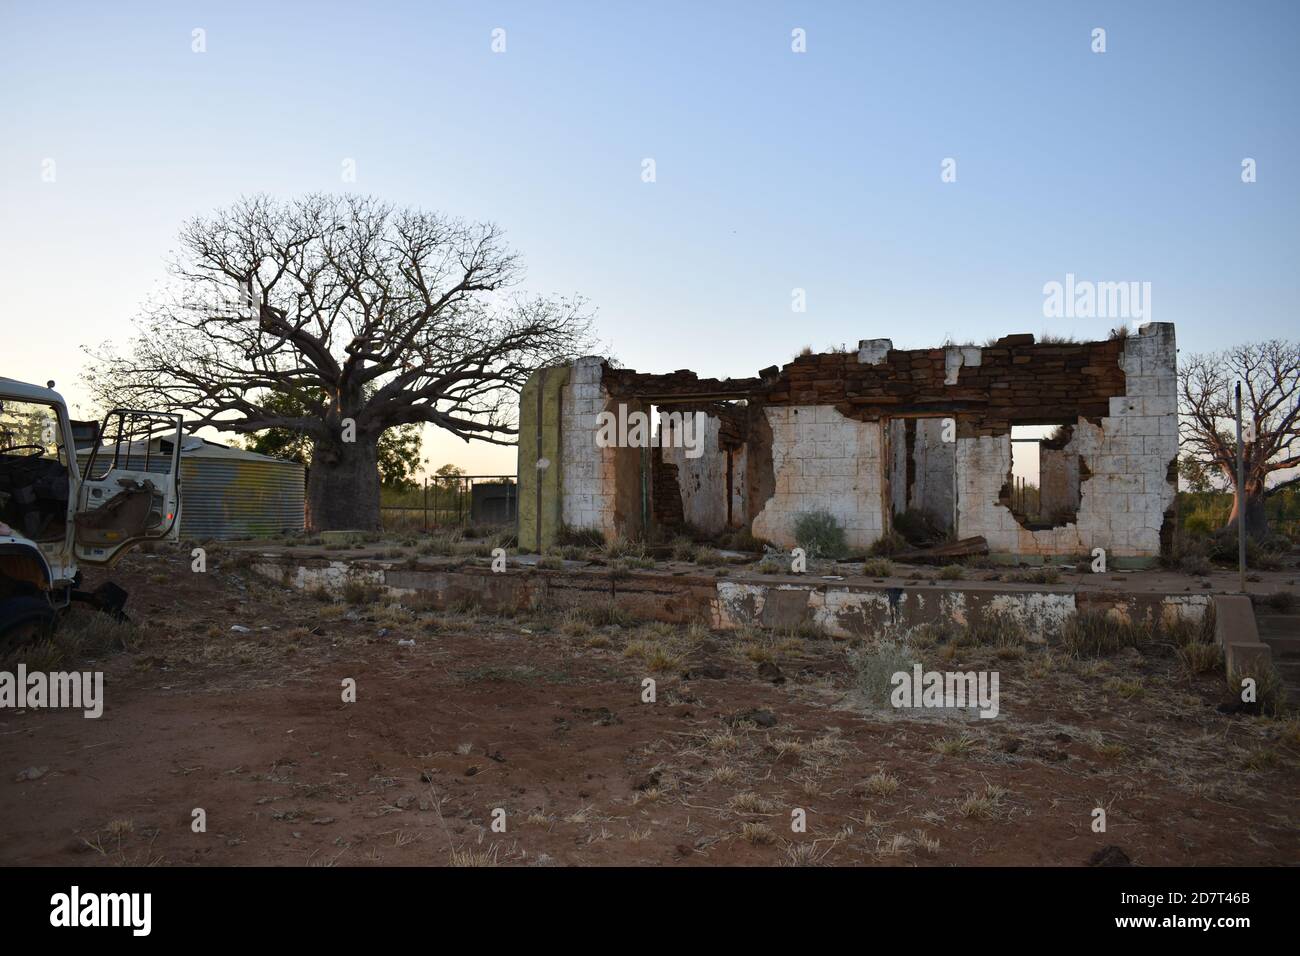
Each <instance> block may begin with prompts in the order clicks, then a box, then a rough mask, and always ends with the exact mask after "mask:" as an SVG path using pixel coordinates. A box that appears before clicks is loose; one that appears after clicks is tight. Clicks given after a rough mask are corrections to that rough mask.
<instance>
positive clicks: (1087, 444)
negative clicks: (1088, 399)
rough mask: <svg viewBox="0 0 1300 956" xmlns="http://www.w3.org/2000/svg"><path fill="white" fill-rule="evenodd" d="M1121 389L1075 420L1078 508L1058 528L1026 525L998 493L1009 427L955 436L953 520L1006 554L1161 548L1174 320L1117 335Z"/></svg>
mask: <svg viewBox="0 0 1300 956" xmlns="http://www.w3.org/2000/svg"><path fill="white" fill-rule="evenodd" d="M1122 345H1123V349H1122V352H1121V354H1120V356H1119V364H1120V366H1121V367H1122V369H1123V371H1124V375H1125V381H1126V390H1125V394H1124V395H1121V396H1116V397H1112V398H1111V399H1110V400H1109V408H1110V414H1108V415H1105V416H1103V417H1102V418H1101V419H1100V420H1099V422H1093V421H1089V420H1088V419H1085V418H1082V417H1081V418H1079V419H1077V422H1076V424H1075V426H1074V435H1073V437H1072V439H1071V441H1070V444H1069V446H1067V447H1068V448H1070V449H1071V450H1073V451H1077V452H1078V456H1079V457H1078V463H1079V464H1078V467H1079V475H1080V478H1079V498H1080V501H1079V511H1078V517H1077V519H1076V520H1075V521H1073V522H1070V523H1068V524H1066V525H1064V526H1062V527H1057V528H1048V529H1044V530H1038V531H1031V530H1028V529H1026V528H1025V527H1023V526H1022V525H1021V524H1020V522H1019V521H1017V519H1016V517H1015V516H1014V515H1013V514H1012V513H1011V510H1010V509H1009V508H1008V507H1007V506H1006V505H1004V504H1002V503H1001V502H1000V501H999V496H1000V494H1001V490H1002V486H1003V484H1004V483H1005V482H1006V476H1007V474H1008V472H1009V471H1010V469H1011V434H1010V429H1009V428H1008V429H1006V431H1005V432H1003V433H1001V434H983V435H979V434H971V433H968V432H967V430H964V429H959V431H958V439H957V470H958V528H957V533H958V535H959V536H961V537H968V536H972V535H983V536H984V537H985V538H986V539H987V540H988V543H989V549H990V551H992V552H994V553H1004V554H1012V555H1037V556H1043V557H1047V556H1067V555H1086V554H1090V553H1091V552H1092V549H1093V548H1104V549H1105V550H1106V552H1107V554H1108V555H1110V556H1115V557H1119V558H1150V557H1154V556H1156V555H1158V554H1159V553H1160V529H1161V526H1162V524H1163V522H1164V515H1165V511H1166V510H1167V509H1168V508H1169V507H1170V506H1171V505H1172V503H1173V499H1174V494H1175V490H1176V489H1175V486H1174V484H1173V483H1171V481H1170V478H1169V465H1170V462H1171V461H1173V460H1174V459H1175V458H1176V457H1177V455H1178V416H1177V393H1176V388H1177V365H1176V361H1177V357H1176V356H1177V348H1176V346H1175V343H1174V332H1173V326H1172V325H1169V324H1164V323H1159V324H1157V323H1152V324H1150V325H1146V326H1143V328H1142V331H1141V333H1140V334H1136V335H1130V336H1128V337H1127V338H1126V339H1125V340H1124V341H1123V343H1122Z"/></svg>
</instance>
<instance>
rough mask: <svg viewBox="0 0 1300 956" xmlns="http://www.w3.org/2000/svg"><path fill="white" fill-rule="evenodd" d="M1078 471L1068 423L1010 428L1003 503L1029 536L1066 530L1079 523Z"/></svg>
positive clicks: (1075, 452)
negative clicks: (1077, 520) (1075, 522)
mask: <svg viewBox="0 0 1300 956" xmlns="http://www.w3.org/2000/svg"><path fill="white" fill-rule="evenodd" d="M1082 469H1083V463H1082V462H1081V460H1080V458H1079V454H1078V452H1077V451H1076V450H1075V449H1074V424H1073V423H1072V422H1061V423H1059V424H1048V425H1014V426H1012V428H1011V469H1010V471H1009V472H1008V475H1007V483H1006V484H1005V485H1003V486H1002V495H1001V501H1002V503H1003V504H1004V505H1006V506H1007V507H1008V508H1009V509H1011V513H1012V514H1013V515H1015V517H1016V521H1018V522H1019V523H1020V524H1021V525H1022V526H1023V527H1025V528H1027V529H1029V530H1030V531H1039V530H1045V529H1048V528H1061V527H1064V526H1065V525H1067V524H1070V523H1071V522H1073V521H1075V520H1076V519H1077V518H1078V514H1079V482H1080V471H1081V470H1082Z"/></svg>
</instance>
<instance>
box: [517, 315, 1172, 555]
mask: <svg viewBox="0 0 1300 956" xmlns="http://www.w3.org/2000/svg"><path fill="white" fill-rule="evenodd" d="M572 373H573V377H572V381H571V382H570V384H569V385H567V386H566V387H565V388H564V389H563V395H562V396H561V398H562V404H563V406H564V408H563V412H562V414H561V415H560V416H559V417H560V419H561V421H560V428H561V429H562V431H563V439H562V442H561V445H562V453H561V454H560V455H559V457H560V459H561V461H560V465H561V468H562V475H561V478H562V492H561V494H560V497H561V498H562V501H561V502H560V504H561V506H562V507H561V508H560V509H559V510H560V511H561V513H562V517H563V521H564V523H566V524H570V525H575V526H579V527H596V528H599V529H600V530H601V531H602V532H603V533H605V534H606V535H607V536H611V535H615V534H637V533H640V532H641V531H642V527H641V514H642V508H643V507H644V502H643V501H642V497H643V495H644V491H643V484H644V483H645V481H644V479H643V475H642V469H643V467H645V461H646V460H648V459H646V458H644V457H643V455H642V451H641V449H614V448H610V449H600V448H597V447H596V446H595V443H594V434H595V431H596V427H597V421H596V416H597V415H598V414H599V412H600V411H601V410H604V409H606V408H610V409H615V408H617V406H618V404H619V403H623V404H626V405H627V406H628V408H629V409H631V408H638V409H641V408H645V407H647V406H648V405H650V404H652V403H653V404H663V403H668V404H670V405H671V406H673V407H674V408H679V407H680V408H681V409H682V410H683V411H686V410H693V408H696V407H698V408H707V409H710V412H709V414H710V416H711V420H710V424H709V430H708V448H707V451H706V453H705V455H704V456H703V458H702V459H688V458H686V457H685V456H684V455H683V454H682V453H681V450H680V449H669V450H668V452H669V457H666V458H665V459H664V461H666V462H670V463H671V464H673V465H675V466H676V472H677V474H678V475H679V476H680V480H679V487H680V488H681V489H682V490H681V492H680V494H681V497H682V499H683V502H682V503H683V511H684V513H685V516H686V520H688V521H690V522H691V523H692V524H695V525H697V526H699V527H701V528H702V529H704V530H708V531H715V530H721V529H722V528H723V527H724V526H725V525H726V524H727V523H728V521H730V523H731V524H732V525H742V524H743V523H744V522H745V521H746V520H747V519H748V518H749V517H750V516H753V522H752V530H753V532H754V534H755V535H756V536H758V537H764V538H767V539H769V540H771V541H772V542H773V543H775V544H780V545H782V546H790V545H792V544H793V521H794V518H795V517H796V516H797V515H798V514H799V513H801V512H805V511H811V510H825V511H828V512H830V513H832V514H834V515H837V516H838V517H839V518H840V520H841V521H842V523H843V524H844V526H845V529H846V532H847V537H848V540H849V541H850V542H851V544H852V545H853V546H854V547H864V546H866V545H869V544H870V543H871V542H872V541H874V540H876V538H878V537H879V535H880V534H881V533H882V530H883V528H884V527H885V526H886V525H887V523H888V521H887V518H888V515H887V514H886V512H887V511H889V510H891V509H892V510H904V509H906V508H920V509H923V510H925V511H928V512H930V513H931V514H932V515H934V516H935V518H936V519H938V520H939V522H940V523H941V524H945V525H946V524H947V519H948V517H949V516H950V515H954V514H955V517H956V528H955V531H956V533H957V534H958V535H959V536H961V537H969V536H973V535H983V536H984V537H985V538H987V540H988V542H989V546H990V548H991V550H993V551H994V552H998V553H1005V554H1010V555H1024V556H1031V555H1037V556H1065V555H1075V554H1084V553H1087V552H1089V551H1091V549H1092V548H1094V547H1103V548H1106V549H1107V550H1108V551H1109V552H1110V553H1112V554H1114V555H1116V556H1117V557H1126V556H1127V557H1147V558H1149V557H1153V556H1155V555H1156V554H1158V553H1159V548H1160V541H1161V536H1160V535H1161V530H1162V527H1163V526H1164V524H1165V522H1166V513H1167V512H1168V511H1169V509H1170V507H1171V505H1172V502H1173V497H1174V480H1173V477H1172V471H1171V468H1172V466H1173V464H1174V463H1175V459H1176V456H1177V451H1178V435H1177V412H1176V403H1177V397H1176V393H1175V388H1176V349H1175V345H1174V333H1173V326H1171V325H1168V324H1159V323H1153V324H1149V325H1146V326H1144V327H1143V328H1142V330H1141V332H1140V334H1134V335H1131V336H1129V337H1127V338H1124V337H1112V338H1110V339H1107V340H1105V341H1100V342H1079V343H1076V342H1045V343H1042V344H1037V343H1035V342H1034V339H1033V336H1032V335H1008V336H1003V337H1002V338H1000V339H998V340H997V341H996V342H994V343H992V344H990V345H985V346H980V347H976V346H973V345H955V346H948V347H940V348H934V349H916V350H898V349H894V348H893V346H892V343H891V342H890V341H889V340H888V339H869V340H864V341H863V342H861V343H859V349H858V350H857V351H855V352H847V351H846V352H831V353H824V354H816V355H804V356H800V357H798V358H796V359H795V360H794V361H792V362H790V363H789V364H787V365H786V366H784V367H783V368H780V369H778V368H776V367H772V368H768V369H763V370H762V371H760V372H759V374H758V375H757V376H756V377H753V378H746V379H701V378H699V377H698V376H697V375H695V373H693V372H690V371H689V370H678V371H676V372H670V373H667V374H663V375H652V374H646V373H640V372H636V371H633V370H629V369H612V368H610V367H608V366H607V365H605V364H604V363H603V362H601V360H600V359H597V358H588V359H583V360H580V361H579V362H578V363H577V364H576V365H575V366H574V367H573V369H572ZM522 414H523V413H522V412H521V415H522ZM712 416H717V418H718V421H714V420H713V419H712ZM949 418H951V419H953V420H954V421H955V423H956V441H955V442H945V441H944V440H943V438H944V430H945V421H946V419H949ZM904 420H909V421H910V423H909V424H906V425H901V426H900V424H899V423H900V422H902V421H904ZM1053 423H1070V424H1072V425H1073V426H1074V428H1073V433H1072V435H1071V437H1070V439H1069V447H1068V448H1065V449H1059V450H1054V449H1050V448H1049V449H1044V451H1045V452H1046V453H1045V455H1044V458H1043V461H1044V463H1045V464H1044V479H1043V481H1044V483H1045V485H1047V488H1046V489H1045V492H1044V496H1045V501H1046V502H1047V509H1046V510H1047V511H1048V512H1049V515H1048V516H1049V517H1051V514H1050V512H1052V511H1056V512H1059V514H1058V515H1057V516H1058V517H1059V518H1060V519H1061V521H1062V522H1063V523H1062V524H1061V526H1059V527H1049V528H1042V527H1034V528H1030V527H1025V526H1024V525H1023V524H1022V523H1021V521H1018V520H1017V516H1016V515H1014V514H1012V512H1011V511H1010V509H1009V508H1008V506H1007V505H1006V504H1004V503H1003V500H1002V499H1003V490H1004V486H1005V485H1006V484H1007V482H1008V473H1009V471H1010V467H1011V444H1010V432H1011V428H1012V426H1014V425H1046V424H1053ZM885 427H888V428H889V429H890V431H889V437H890V441H889V442H888V443H886V442H885V441H884V440H883V438H884V434H883V432H882V429H883V428H885ZM900 429H901V430H900ZM900 436H901V438H902V441H901V442H900ZM533 444H534V445H536V444H537V443H536V442H534V443H533ZM900 444H901V445H902V447H901V448H900ZM887 446H888V449H892V452H891V453H890V460H889V461H888V462H886V461H884V460H883V456H884V454H885V452H886V450H887ZM543 447H544V443H543ZM530 450H531V449H530ZM1076 452H1077V455H1076V454H1075V453H1076ZM527 457H528V455H526V453H525V450H524V445H523V443H522V442H521V452H520V470H521V475H522V474H523V473H524V471H525V470H526V469H527V468H530V467H534V465H535V464H536V462H535V461H533V460H531V459H530V460H527V461H526V460H525V459H526V458H527ZM1076 475H1077V477H1076ZM1076 484H1077V488H1078V492H1077V497H1078V511H1077V515H1076V516H1075V519H1074V520H1066V519H1067V518H1068V506H1069V505H1070V504H1072V503H1073V502H1074V498H1075V492H1074V489H1075V486H1076ZM539 487H542V488H543V489H544V487H545V486H544V484H539ZM954 488H955V490H956V500H955V502H954V500H953V490H954ZM527 490H528V489H527V488H523V486H522V485H521V494H522V493H524V492H527ZM886 499H888V500H886ZM1058 499H1059V501H1058ZM523 504H524V502H523V501H522V499H521V507H523ZM1058 505H1059V507H1058ZM543 517H544V516H543ZM522 522H523V517H521V527H522ZM538 524H539V526H540V524H541V522H538ZM521 540H522V539H521Z"/></svg>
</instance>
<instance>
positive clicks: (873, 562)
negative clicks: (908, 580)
mask: <svg viewBox="0 0 1300 956" xmlns="http://www.w3.org/2000/svg"><path fill="white" fill-rule="evenodd" d="M862 573H863V574H865V575H866V576H867V577H869V578H887V577H889V576H891V575H892V574H893V573H894V564H893V562H892V561H890V560H889V559H888V558H867V560H866V563H865V564H863V565H862Z"/></svg>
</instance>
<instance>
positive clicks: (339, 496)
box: [307, 435, 380, 531]
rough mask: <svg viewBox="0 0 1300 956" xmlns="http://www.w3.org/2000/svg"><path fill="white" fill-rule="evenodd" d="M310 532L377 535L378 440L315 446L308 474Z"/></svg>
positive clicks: (359, 437) (308, 523) (362, 438)
mask: <svg viewBox="0 0 1300 956" xmlns="http://www.w3.org/2000/svg"><path fill="white" fill-rule="evenodd" d="M307 528H308V530H309V531H378V530H379V529H380V518H379V459H378V451H377V440H375V439H371V440H367V439H366V438H364V437H363V436H361V435H357V440H356V441H354V442H333V443H328V444H327V443H325V442H318V443H317V444H316V445H315V447H313V448H312V455H311V467H310V469H309V470H308V473H307Z"/></svg>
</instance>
